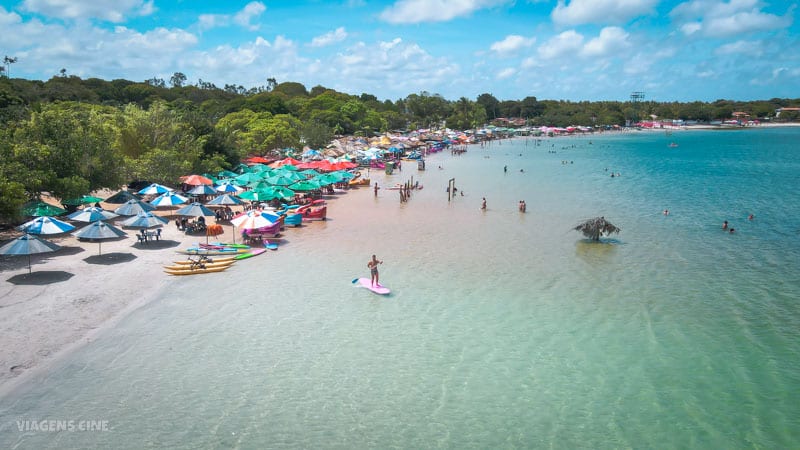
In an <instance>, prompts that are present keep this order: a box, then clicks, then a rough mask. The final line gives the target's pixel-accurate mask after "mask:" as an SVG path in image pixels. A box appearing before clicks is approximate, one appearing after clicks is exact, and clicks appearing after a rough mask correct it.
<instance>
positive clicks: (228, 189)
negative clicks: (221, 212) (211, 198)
mask: <svg viewBox="0 0 800 450" xmlns="http://www.w3.org/2000/svg"><path fill="white" fill-rule="evenodd" d="M214 189H216V190H217V192H225V193H229V194H233V193H236V192H241V191H243V190H244V189H242V188H240V187H239V186H236V185H235V184H232V183H227V182H226V183H222V184H220V185H219V186H217V187H216V188H214Z"/></svg>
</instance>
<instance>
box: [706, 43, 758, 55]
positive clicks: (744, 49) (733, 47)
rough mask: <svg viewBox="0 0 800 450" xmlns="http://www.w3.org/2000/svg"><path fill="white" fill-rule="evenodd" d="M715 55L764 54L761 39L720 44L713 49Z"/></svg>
mask: <svg viewBox="0 0 800 450" xmlns="http://www.w3.org/2000/svg"><path fill="white" fill-rule="evenodd" d="M714 53H715V54H717V55H746V56H754V57H758V56H761V55H763V54H764V43H763V42H761V41H744V40H740V41H736V42H731V43H729V44H725V45H721V46H720V47H718V48H717V49H716V50H715V51H714Z"/></svg>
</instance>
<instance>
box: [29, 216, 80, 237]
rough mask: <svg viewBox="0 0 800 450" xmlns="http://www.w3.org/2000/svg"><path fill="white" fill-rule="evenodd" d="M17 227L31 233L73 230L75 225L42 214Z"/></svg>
mask: <svg viewBox="0 0 800 450" xmlns="http://www.w3.org/2000/svg"><path fill="white" fill-rule="evenodd" d="M17 229H18V230H21V231H24V232H26V233H30V234H59V233H66V232H68V231H72V230H74V229H75V226H74V225H71V224H68V223H67V222H64V221H61V220H58V219H56V218H53V217H50V216H41V217H37V218H35V219H33V220H31V221H28V222H25V223H23V224H22V225H20V226H19V227H17Z"/></svg>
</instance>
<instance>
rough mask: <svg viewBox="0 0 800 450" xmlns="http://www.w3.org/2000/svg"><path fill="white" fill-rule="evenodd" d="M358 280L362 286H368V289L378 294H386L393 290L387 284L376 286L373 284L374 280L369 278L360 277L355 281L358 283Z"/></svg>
mask: <svg viewBox="0 0 800 450" xmlns="http://www.w3.org/2000/svg"><path fill="white" fill-rule="evenodd" d="M356 282H357V283H358V284H360V285H361V287H363V288H367V289H369V290H370V291H372V292H374V293H376V294H380V295H386V294H388V293H390V292H392V291H390V290H389V288H387V287H386V286H383V285H380V284H378V285H376V286H373V285H372V280H370V279H369V278H359V279H358V280H355V281H354V282H353V283H356Z"/></svg>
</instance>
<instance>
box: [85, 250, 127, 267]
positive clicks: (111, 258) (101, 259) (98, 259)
mask: <svg viewBox="0 0 800 450" xmlns="http://www.w3.org/2000/svg"><path fill="white" fill-rule="evenodd" d="M134 259H136V255H134V254H133V253H119V252H116V253H105V254H102V255H92V256H89V257H87V258H84V259H83V260H84V261H86V262H87V263H88V264H102V265H105V266H109V265H112V264H122V263H126V262H130V261H133V260H134Z"/></svg>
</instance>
